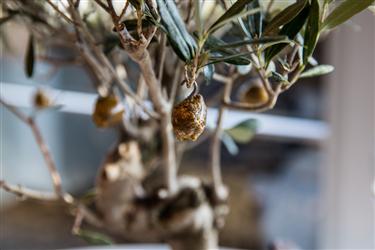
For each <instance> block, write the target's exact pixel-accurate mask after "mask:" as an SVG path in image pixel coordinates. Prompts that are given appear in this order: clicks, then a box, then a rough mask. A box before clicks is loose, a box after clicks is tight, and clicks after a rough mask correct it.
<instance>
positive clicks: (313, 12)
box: [303, 0, 320, 64]
mask: <svg viewBox="0 0 375 250" xmlns="http://www.w3.org/2000/svg"><path fill="white" fill-rule="evenodd" d="M319 26H320V7H319V0H312V1H311V8H310V14H309V19H308V20H307V24H306V31H305V38H304V46H303V48H304V49H303V64H306V63H307V62H308V60H309V58H310V57H311V55H312V54H313V52H314V49H315V46H316V44H317V42H318V38H319V28H320V27H319Z"/></svg>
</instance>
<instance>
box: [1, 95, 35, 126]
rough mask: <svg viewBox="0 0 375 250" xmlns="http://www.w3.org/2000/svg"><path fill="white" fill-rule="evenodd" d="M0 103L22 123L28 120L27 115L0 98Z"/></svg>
mask: <svg viewBox="0 0 375 250" xmlns="http://www.w3.org/2000/svg"><path fill="white" fill-rule="evenodd" d="M0 103H1V104H2V105H4V107H6V108H7V109H8V110H9V111H10V112H12V113H13V114H14V115H15V116H17V117H18V118H19V119H20V120H21V121H23V122H24V123H28V122H29V117H27V116H26V115H25V114H23V113H22V112H21V111H19V110H18V109H17V108H16V107H14V106H12V105H9V104H8V103H6V102H5V101H4V100H3V99H2V98H0Z"/></svg>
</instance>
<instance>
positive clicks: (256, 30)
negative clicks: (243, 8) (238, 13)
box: [247, 0, 263, 37]
mask: <svg viewBox="0 0 375 250" xmlns="http://www.w3.org/2000/svg"><path fill="white" fill-rule="evenodd" d="M259 7H260V4H259V0H254V1H253V2H251V3H250V4H248V5H247V9H248V10H249V9H254V8H259ZM247 25H248V26H249V31H250V33H251V35H252V37H261V35H262V31H263V13H262V12H258V13H256V14H254V15H249V16H247Z"/></svg>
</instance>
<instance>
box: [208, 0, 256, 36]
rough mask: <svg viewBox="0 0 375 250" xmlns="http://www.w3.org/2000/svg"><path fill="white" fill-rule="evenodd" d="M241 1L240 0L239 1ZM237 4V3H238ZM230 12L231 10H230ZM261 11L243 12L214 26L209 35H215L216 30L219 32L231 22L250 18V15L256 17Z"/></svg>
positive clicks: (209, 30)
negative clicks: (246, 17)
mask: <svg viewBox="0 0 375 250" xmlns="http://www.w3.org/2000/svg"><path fill="white" fill-rule="evenodd" d="M238 1H240V0H238ZM236 3H237V2H236ZM228 11H229V10H228ZM260 11H261V8H256V9H252V10H247V11H245V12H241V13H239V14H236V15H234V16H231V17H228V18H227V19H224V20H222V21H220V22H219V23H217V24H213V25H212V26H211V27H210V28H209V29H208V31H207V33H208V34H210V33H213V32H215V31H216V30H218V29H219V28H221V27H222V26H224V25H225V24H227V23H229V22H232V21H234V20H236V19H238V18H242V17H245V16H249V15H254V14H256V13H258V12H260Z"/></svg>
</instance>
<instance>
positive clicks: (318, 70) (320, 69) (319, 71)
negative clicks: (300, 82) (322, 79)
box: [300, 64, 335, 78]
mask: <svg viewBox="0 0 375 250" xmlns="http://www.w3.org/2000/svg"><path fill="white" fill-rule="evenodd" d="M334 69H335V68H334V67H333V66H332V65H325V64H321V65H319V66H316V67H313V68H311V69H308V70H306V71H305V72H303V73H302V74H301V75H300V78H308V77H314V76H320V75H325V74H328V73H331V72H332V71H333V70H334Z"/></svg>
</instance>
